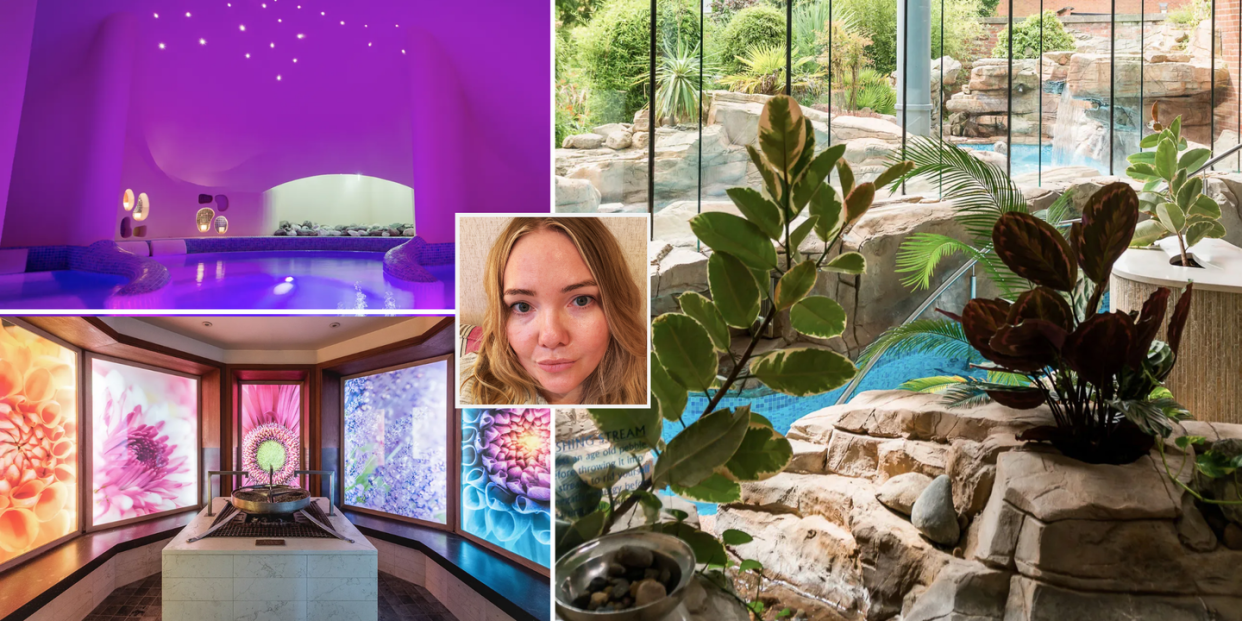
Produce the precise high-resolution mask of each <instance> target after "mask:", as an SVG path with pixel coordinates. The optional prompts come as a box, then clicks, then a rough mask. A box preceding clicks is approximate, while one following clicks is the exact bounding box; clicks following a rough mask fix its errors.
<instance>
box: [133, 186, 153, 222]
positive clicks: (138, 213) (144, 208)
mask: <svg viewBox="0 0 1242 621" xmlns="http://www.w3.org/2000/svg"><path fill="white" fill-rule="evenodd" d="M150 212H151V199H149V198H147V193H146V192H142V193H141V194H139V195H138V200H137V201H135V202H134V220H137V221H138V222H142V221H143V220H146V219H147V214H149V213H150Z"/></svg>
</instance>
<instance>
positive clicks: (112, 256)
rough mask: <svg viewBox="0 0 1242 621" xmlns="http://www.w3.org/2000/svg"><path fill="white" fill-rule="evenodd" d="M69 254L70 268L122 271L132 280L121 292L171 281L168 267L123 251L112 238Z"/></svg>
mask: <svg viewBox="0 0 1242 621" xmlns="http://www.w3.org/2000/svg"><path fill="white" fill-rule="evenodd" d="M68 254H69V269H72V270H79V271H84V272H100V273H103V274H118V275H120V276H124V277H126V278H128V279H129V283H128V284H126V285H125V286H123V287H121V288H120V289H118V290H117V293H118V294H120V295H138V294H141V293H150V292H152V291H155V290H157V289H159V288H161V287H163V286H164V285H167V284H168V280H169V275H168V268H166V267H164V266H163V265H162V264H160V263H157V262H155V261H152V260H151V259H148V258H146V257H140V256H138V255H135V254H131V253H129V252H126V251H124V250H121V248H120V247H119V246H117V245H116V242H114V241H112V240H108V239H104V240H100V241H97V242H95V243H93V244H91V245H89V246H86V247H85V248H83V247H82V246H71V247H70V248H69V252H68ZM27 263H29V260H28V261H27Z"/></svg>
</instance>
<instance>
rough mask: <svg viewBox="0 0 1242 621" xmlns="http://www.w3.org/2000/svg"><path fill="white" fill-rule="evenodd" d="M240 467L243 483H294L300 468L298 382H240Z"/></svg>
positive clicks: (300, 419)
mask: <svg viewBox="0 0 1242 621" xmlns="http://www.w3.org/2000/svg"><path fill="white" fill-rule="evenodd" d="M241 417H242V424H241V428H242V446H241V455H242V467H241V469H242V470H245V471H247V472H249V473H250V476H249V477H248V478H247V480H246V485H253V484H256V483H267V482H268V478H269V474H270V475H271V477H270V478H271V479H272V482H274V483H278V484H288V485H296V484H297V481H296V480H295V477H294V475H293V472H294V471H295V470H301V469H302V463H301V459H302V386H301V384H242V407H241Z"/></svg>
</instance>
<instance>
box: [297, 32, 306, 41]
mask: <svg viewBox="0 0 1242 621" xmlns="http://www.w3.org/2000/svg"><path fill="white" fill-rule="evenodd" d="M298 38H299V39H305V38H306V35H304V34H302V33H300V32H299V33H298Z"/></svg>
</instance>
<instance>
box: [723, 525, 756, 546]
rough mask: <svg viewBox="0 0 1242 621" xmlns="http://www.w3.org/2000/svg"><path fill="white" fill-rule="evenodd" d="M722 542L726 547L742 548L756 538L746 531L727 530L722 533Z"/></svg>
mask: <svg viewBox="0 0 1242 621" xmlns="http://www.w3.org/2000/svg"><path fill="white" fill-rule="evenodd" d="M720 540H721V541H723V542H725V545H730V546H740V545H745V544H748V543H750V542H752V541H754V540H755V538H754V537H751V536H750V533H748V532H746V531H744V530H738V529H736V528H726V529H725V531H724V532H723V533H720Z"/></svg>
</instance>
